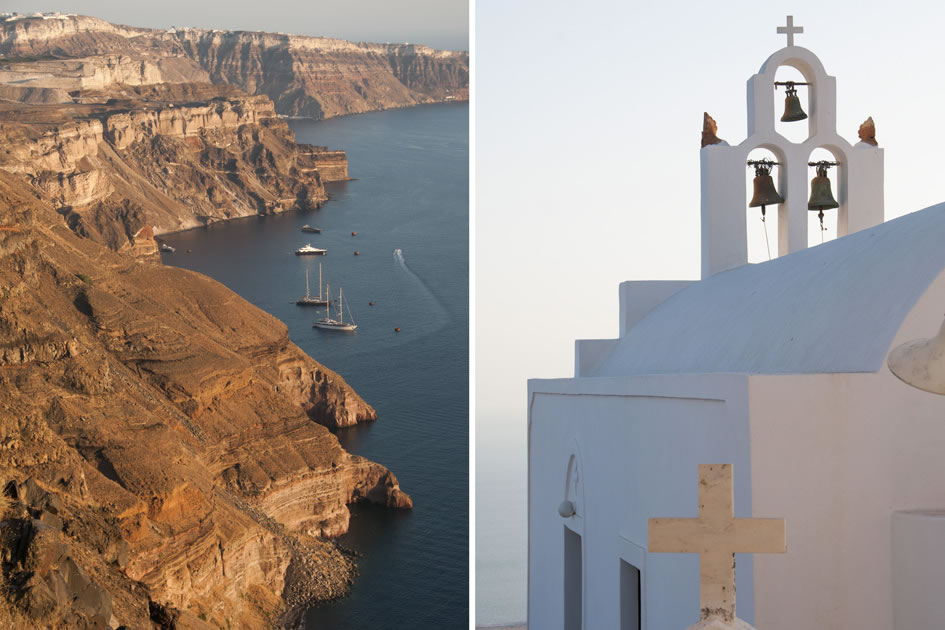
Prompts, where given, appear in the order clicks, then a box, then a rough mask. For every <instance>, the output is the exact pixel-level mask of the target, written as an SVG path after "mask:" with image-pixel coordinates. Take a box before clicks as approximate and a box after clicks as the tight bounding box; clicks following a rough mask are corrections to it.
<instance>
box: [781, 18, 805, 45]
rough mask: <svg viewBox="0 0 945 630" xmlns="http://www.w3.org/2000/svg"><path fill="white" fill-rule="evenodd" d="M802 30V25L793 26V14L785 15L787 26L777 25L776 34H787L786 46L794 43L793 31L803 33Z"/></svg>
mask: <svg viewBox="0 0 945 630" xmlns="http://www.w3.org/2000/svg"><path fill="white" fill-rule="evenodd" d="M803 32H804V27H803V26H794V16H793V15H789V16H787V26H779V27H778V35H787V45H788V46H793V45H794V34H795V33H803Z"/></svg>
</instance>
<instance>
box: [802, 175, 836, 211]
mask: <svg viewBox="0 0 945 630" xmlns="http://www.w3.org/2000/svg"><path fill="white" fill-rule="evenodd" d="M823 173H824V174H823V175H821V169H819V168H818V169H817V177H815V178H814V179H812V180H810V199H809V200H808V202H807V209H808V210H819V211H820V212H823V211H824V210H830V209H831V208H839V207H840V204H839V203H837V200H836V199H834V198H833V192H832V191H831V190H830V178H829V177H827V174H826V173H827V169H824V170H823Z"/></svg>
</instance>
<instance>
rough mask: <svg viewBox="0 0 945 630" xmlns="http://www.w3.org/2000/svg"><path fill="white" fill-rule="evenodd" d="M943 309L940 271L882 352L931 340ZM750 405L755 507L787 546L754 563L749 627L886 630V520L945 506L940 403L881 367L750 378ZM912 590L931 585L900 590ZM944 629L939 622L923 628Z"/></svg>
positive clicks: (944, 415) (944, 406)
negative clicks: (777, 524)
mask: <svg viewBox="0 0 945 630" xmlns="http://www.w3.org/2000/svg"><path fill="white" fill-rule="evenodd" d="M943 313H945V273H942V274H940V275H939V276H938V278H936V280H935V281H934V282H933V283H932V285H931V286H930V287H929V289H928V291H927V292H926V293H925V294H924V295H923V296H922V297H921V298H920V299H919V301H918V302H917V303H916V304H915V306H914V307H913V308H912V310H911V311H910V312H909V314H908V315H907V316H906V318H905V320H904V321H903V324H902V326H901V328H900V330H899V332H898V333H897V334H896V337H895V339H894V340H893V342H892V343H891V344H890V348H893V347H896V346H897V345H899V344H900V343H903V342H905V341H909V340H911V339H915V338H919V337H929V336H932V335H934V334H935V333H936V332H937V331H938V329H939V327H940V325H941V322H942V316H943ZM749 399H750V402H749V407H750V417H751V421H750V425H751V448H750V451H751V486H752V505H753V506H754V509H755V512H756V514H757V513H763V514H777V515H781V516H784V517H785V518H786V519H787V539H788V553H787V554H786V555H785V556H784V557H783V558H778V557H774V556H765V555H759V556H756V557H755V559H754V564H755V580H756V581H755V611H756V616H755V619H756V622H757V623H756V624H755V625H756V626H757V627H758V628H764V629H765V630H788V629H792V630H793V629H794V628H857V629H858V630H889V629H890V628H892V627H893V617H892V593H893V585H892V574H891V567H892V557H891V517H892V513H893V512H894V511H897V510H910V509H945V483H943V480H945V396H938V395H935V394H929V393H926V392H923V391H920V390H917V389H914V388H912V387H909V386H907V385H905V384H904V383H902V382H901V381H900V380H899V379H897V378H896V377H895V376H894V375H893V374H892V373H891V372H890V371H889V369H888V368H887V367H886V366H885V365H883V366H882V368H881V369H880V371H879V372H878V373H871V374H829V375H814V374H808V375H780V376H776V375H767V376H752V377H750V379H749ZM942 586H943V585H941V584H940V585H938V586H937V588H938V589H939V590H941V588H942ZM919 587H927V585H918V584H917V585H903V584H899V585H897V588H901V589H906V590H910V589H914V588H919ZM798 602H803V605H798ZM943 627H945V619H938V620H937V623H936V624H933V625H932V626H928V628H929V629H930V630H931V628H943ZM916 630H919V629H918V628H917V629H916Z"/></svg>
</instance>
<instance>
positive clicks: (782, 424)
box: [528, 39, 945, 630]
mask: <svg viewBox="0 0 945 630" xmlns="http://www.w3.org/2000/svg"><path fill="white" fill-rule="evenodd" d="M792 44H793V42H792V41H791V40H790V39H789V45H788V46H787V47H786V48H783V49H781V50H779V51H777V52H776V53H774V54H773V55H772V56H771V57H769V58H768V60H767V61H766V62H765V63H764V64H763V65H762V67H761V70H760V71H759V73H758V74H757V75H755V76H753V77H752V78H751V79H750V80H749V82H748V106H749V112H748V138H747V139H746V140H745V141H744V142H742V143H740V144H738V145H737V146H728V145H726V144H725V143H721V144H714V145H709V146H706V147H704V148H703V149H702V151H701V162H702V235H703V239H702V260H703V279H702V280H701V281H700V282H626V283H623V284H622V285H621V286H620V338H619V339H612V340H589V341H578V342H577V345H576V360H575V376H574V378H564V379H552V380H531V381H530V382H529V392H528V395H529V407H528V409H529V411H528V458H529V471H528V519H529V520H528V536H529V541H528V575H529V578H528V582H529V586H528V621H529V627H530V628H533V629H553V628H565V629H566V630H571V629H573V628H589V629H600V630H611V629H616V628H620V629H621V630H626V629H634V630H635V629H637V628H648V629H649V630H677V629H678V630H682V629H684V628H687V627H688V626H690V625H692V624H693V623H695V622H696V621H697V620H698V616H699V560H698V557H697V556H695V555H691V554H665V553H661V554H653V553H648V552H647V519H648V518H650V517H654V516H679V517H686V516H695V513H696V506H697V487H696V484H694V483H693V481H694V479H695V476H696V470H697V465H698V464H704V463H731V464H733V465H734V475H735V486H734V487H735V513H736V515H737V516H761V517H764V516H777V517H784V518H785V519H786V521H787V553H786V554H783V555H758V556H754V557H752V556H747V557H744V558H742V557H741V556H739V561H738V574H737V605H738V616H739V617H741V618H742V619H745V620H746V621H748V622H749V623H752V624H753V625H754V626H756V627H757V628H759V630H789V629H790V630H794V629H796V628H823V629H851V630H852V629H853V628H856V629H857V630H889V629H890V628H896V629H897V630H905V628H911V629H913V630H931V629H933V628H945V607H943V606H945V605H943V603H942V602H940V601H939V600H942V599H945V598H941V597H939V596H938V595H937V593H940V592H941V591H942V588H943V587H945V584H943V582H942V581H941V580H942V579H943V578H945V573H943V571H945V569H943V567H945V518H943V517H942V515H941V513H938V512H935V511H934V509H935V508H945V481H943V480H945V397H943V396H936V395H934V394H930V393H926V392H923V391H920V390H918V389H914V388H912V387H908V386H906V385H905V384H903V383H902V382H901V381H900V380H898V379H897V378H896V377H895V376H894V375H893V374H892V373H891V372H890V371H889V369H888V367H887V366H886V358H887V355H888V353H889V351H890V349H892V348H894V347H896V346H898V345H899V344H901V343H903V342H906V341H910V340H913V339H915V338H917V337H929V336H932V335H934V334H935V333H936V331H938V330H939V327H940V326H941V324H942V318H943V313H945V204H943V205H938V206H933V207H931V208H928V209H926V210H922V211H920V212H915V213H913V214H909V215H907V216H904V217H902V218H899V219H896V220H893V221H889V222H888V223H883V184H882V182H883V152H882V150H881V149H878V148H876V147H875V146H873V145H871V144H868V143H866V142H860V143H858V144H856V145H855V146H851V145H850V143H848V142H847V141H846V140H844V139H843V138H841V137H840V136H838V135H837V133H836V124H835V123H836V115H835V111H836V110H835V100H836V84H835V79H834V78H833V77H830V76H828V75H827V74H826V72H825V71H824V68H823V66H822V65H821V63H820V61H819V60H818V59H817V57H815V56H814V55H813V53H811V52H810V51H808V50H806V49H804V48H801V47H797V46H794V45H792ZM783 65H787V66H792V67H793V68H796V69H797V70H798V71H800V73H802V74H803V76H804V80H805V81H806V82H808V83H810V84H811V85H809V86H807V88H808V90H809V102H808V108H809V109H808V111H809V114H810V118H809V120H808V124H809V127H808V128H809V138H808V139H807V140H806V141H804V142H802V143H792V142H789V141H788V140H786V139H785V138H784V137H783V136H781V135H779V134H778V133H777V132H776V131H775V123H774V114H773V112H774V101H773V98H774V94H775V91H774V85H773V83H774V80H775V72H776V70H777V68H778V67H779V66H783ZM758 147H763V148H765V149H767V150H769V151H771V152H772V153H774V155H775V157H776V159H777V161H778V162H779V163H780V167H779V169H778V174H777V175H778V176H777V181H778V182H779V186H778V190H779V191H780V194H781V195H782V196H783V197H784V199H785V202H784V203H782V204H780V205H779V206H778V208H777V213H774V212H773V210H774V208H769V210H771V211H772V213H771V214H770V215H769V216H772V217H773V216H777V217H778V226H779V230H778V234H779V238H778V243H777V252H778V254H779V257H777V258H775V259H774V260H771V261H770V262H766V263H762V264H747V252H746V245H745V243H746V214H745V208H746V206H747V198H746V193H745V187H744V181H745V173H746V164H745V161H746V159H747V158H748V156H749V152H751V151H752V150H755V149H757V148H758ZM816 148H826V149H827V150H829V151H830V152H831V153H832V154H833V156H834V159H835V160H836V161H837V162H838V163H839V165H838V166H837V167H836V168H835V169H833V170H831V172H830V173H831V177H832V179H833V182H834V185H835V190H836V191H837V193H838V194H837V199H838V202H839V205H840V207H839V209H838V219H837V230H838V234H839V236H840V238H838V239H836V240H834V241H831V242H828V243H826V244H824V245H821V246H818V247H812V248H808V243H807V230H806V225H807V216H808V208H807V199H808V180H809V177H810V170H809V168H808V164H807V162H808V161H809V159H810V156H811V154H812V152H813V151H814V149H816ZM563 501H570V502H571V503H572V504H573V505H574V511H575V513H574V514H573V515H572V516H562V515H560V514H559V512H558V507H559V505H560V504H561V503H562V502H563ZM930 508H931V509H932V511H928V510H929V509H930ZM916 510H926V511H916ZM894 522H895V523H896V526H895V528H894V527H893V523H894Z"/></svg>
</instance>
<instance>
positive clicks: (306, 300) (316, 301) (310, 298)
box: [295, 263, 328, 306]
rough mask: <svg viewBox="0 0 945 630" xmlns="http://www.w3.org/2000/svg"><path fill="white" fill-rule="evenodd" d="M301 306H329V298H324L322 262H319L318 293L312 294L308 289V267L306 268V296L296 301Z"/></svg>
mask: <svg viewBox="0 0 945 630" xmlns="http://www.w3.org/2000/svg"><path fill="white" fill-rule="evenodd" d="M295 303H296V304H298V305H299V306H327V305H328V300H327V299H324V298H322V264H321V263H318V295H317V296H316V295H312V294H311V293H310V292H309V290H308V269H306V270H305V297H300V298H299V299H298V300H296V301H295Z"/></svg>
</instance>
